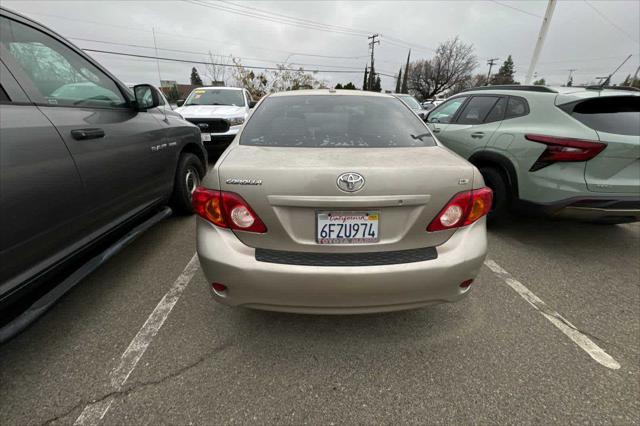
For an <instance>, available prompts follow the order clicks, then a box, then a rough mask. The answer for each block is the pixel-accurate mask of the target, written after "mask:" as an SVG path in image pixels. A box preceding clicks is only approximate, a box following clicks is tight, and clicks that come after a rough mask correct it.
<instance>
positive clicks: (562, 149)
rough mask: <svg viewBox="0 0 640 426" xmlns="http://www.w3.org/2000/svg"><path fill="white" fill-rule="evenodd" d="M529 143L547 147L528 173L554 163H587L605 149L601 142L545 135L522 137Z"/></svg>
mask: <svg viewBox="0 0 640 426" xmlns="http://www.w3.org/2000/svg"><path fill="white" fill-rule="evenodd" d="M524 137H525V139H527V140H529V141H531V142H538V143H543V144H545V145H547V148H546V149H545V150H544V151H543V152H542V154H541V155H540V157H538V159H537V160H536V162H535V163H534V164H533V166H531V168H530V169H529V171H531V172H535V171H536V170H540V169H542V168H543V167H547V166H548V165H550V164H553V163H556V162H571V161H587V160H590V159H592V158H593V157H595V156H596V155H598V154H600V153H601V152H602V150H603V149H605V148H606V147H607V145H606V144H604V143H602V142H594V141H585V140H581V139H571V138H559V137H555V136H545V135H524Z"/></svg>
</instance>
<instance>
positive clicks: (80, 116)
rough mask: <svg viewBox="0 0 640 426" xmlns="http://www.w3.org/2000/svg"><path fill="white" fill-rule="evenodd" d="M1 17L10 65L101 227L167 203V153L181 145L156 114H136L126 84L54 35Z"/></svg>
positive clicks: (170, 177) (169, 181)
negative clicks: (59, 143) (60, 146)
mask: <svg viewBox="0 0 640 426" xmlns="http://www.w3.org/2000/svg"><path fill="white" fill-rule="evenodd" d="M0 19H2V27H3V39H2V43H3V44H4V45H5V48H6V51H7V52H8V53H9V54H8V55H7V61H6V65H7V67H8V68H9V69H10V71H11V72H12V74H13V75H14V76H15V78H16V80H17V81H18V83H19V84H20V85H21V86H22V88H23V89H24V90H25V92H26V93H27V95H28V96H29V98H30V99H31V101H33V102H34V103H35V104H36V105H38V107H39V109H40V111H42V113H44V114H45V116H46V117H47V118H48V119H49V120H50V121H51V123H53V125H54V126H55V127H56V128H57V130H58V132H59V133H60V135H61V136H62V138H63V140H64V142H65V143H66V146H67V149H68V150H69V152H70V153H71V155H72V156H73V158H74V161H75V163H76V166H77V168H78V170H79V172H80V175H81V177H82V181H83V184H84V187H85V191H86V199H85V202H86V205H87V208H88V210H89V211H88V215H89V217H90V218H91V220H93V222H94V227H95V229H96V230H98V229H103V227H105V226H109V225H113V224H115V223H117V222H119V221H122V220H123V219H124V218H125V217H127V216H130V215H132V214H134V213H135V212H137V211H139V210H141V209H143V208H144V207H146V206H149V205H151V204H153V203H154V202H158V201H160V200H162V199H163V198H166V197H167V196H168V195H169V193H170V192H171V187H172V183H173V173H175V166H173V167H172V166H171V164H172V156H169V155H166V152H165V151H168V150H171V149H177V148H176V147H175V146H173V147H170V146H169V145H168V144H167V143H166V137H165V134H166V130H165V129H164V128H163V127H162V126H161V125H160V122H159V120H158V119H157V118H156V117H155V116H154V114H152V113H147V112H139V111H137V109H136V108H134V107H133V106H134V103H133V102H132V98H131V96H130V94H129V93H128V91H127V90H126V89H124V87H123V86H121V85H120V84H119V83H118V82H117V81H116V80H115V79H114V78H113V77H112V76H110V75H109V74H108V73H107V72H105V71H103V70H102V69H101V68H99V66H97V65H96V64H95V63H94V62H93V61H91V60H90V59H89V58H88V57H86V56H85V55H84V54H82V53H81V52H80V51H78V50H77V49H75V48H73V47H72V46H71V45H68V44H67V43H66V42H65V41H64V40H63V39H60V38H58V37H57V36H56V35H55V34H52V33H50V32H48V31H46V30H45V29H42V28H37V27H35V26H33V24H32V23H31V22H29V21H22V22H21V21H20V18H19V17H16V18H15V20H14V19H9V18H5V17H2V18H0Z"/></svg>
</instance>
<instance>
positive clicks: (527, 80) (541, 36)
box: [524, 0, 557, 84]
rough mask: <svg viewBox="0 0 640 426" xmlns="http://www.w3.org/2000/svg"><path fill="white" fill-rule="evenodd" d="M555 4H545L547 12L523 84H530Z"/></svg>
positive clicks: (554, 0) (553, 1) (551, 2)
mask: <svg viewBox="0 0 640 426" xmlns="http://www.w3.org/2000/svg"><path fill="white" fill-rule="evenodd" d="M556 2H557V0H549V3H548V4H547V11H546V12H545V14H544V18H543V19H542V26H541V27H540V33H539V34H538V41H537V42H536V47H535V49H534V50H533V56H532V57H531V63H530V64H529V71H527V77H526V78H525V80H524V84H531V76H532V75H533V71H534V70H535V69H536V65H537V64H538V58H539V57H540V51H542V45H543V44H544V39H545V38H546V37H547V32H548V31H549V24H551V17H552V16H553V10H554V9H555V8H556Z"/></svg>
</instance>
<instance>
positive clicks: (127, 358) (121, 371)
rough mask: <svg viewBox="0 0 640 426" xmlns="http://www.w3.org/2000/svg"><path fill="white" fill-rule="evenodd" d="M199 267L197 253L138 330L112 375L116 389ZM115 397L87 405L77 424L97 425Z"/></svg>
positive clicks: (136, 363) (120, 387)
mask: <svg viewBox="0 0 640 426" xmlns="http://www.w3.org/2000/svg"><path fill="white" fill-rule="evenodd" d="M199 266H200V264H199V263H198V256H197V254H194V255H193V257H192V258H191V260H190V261H189V263H188V264H187V266H186V267H185V268H184V270H183V271H182V273H181V274H180V276H179V277H178V278H177V279H176V280H175V282H174V283H173V285H172V286H171V288H170V289H169V291H168V292H167V293H166V294H165V295H164V297H163V298H162V300H160V302H158V304H157V305H156V308H155V309H154V310H153V312H151V315H149V317H148V318H147V320H146V321H145V323H144V325H143V326H142V328H141V329H140V331H138V334H136V336H135V337H134V338H133V340H132V341H131V343H129V347H128V348H127V349H126V350H125V351H124V353H123V354H122V356H121V357H120V364H119V365H118V366H117V367H116V368H115V369H113V370H112V371H111V373H110V374H109V378H110V379H111V385H112V387H113V389H114V391H119V390H121V389H122V386H123V385H124V384H125V383H126V381H127V379H128V378H129V375H131V373H132V372H133V370H134V369H135V368H136V365H138V361H140V358H142V355H144V353H145V351H146V350H147V348H148V347H149V344H150V343H151V341H152V340H153V338H154V337H155V335H156V334H158V331H159V330H160V328H161V327H162V325H163V324H164V322H165V320H166V319H167V317H168V316H169V314H170V313H171V310H173V307H174V306H175V305H176V303H177V302H178V300H179V299H180V296H181V295H182V293H183V292H184V289H185V288H186V287H187V284H189V282H190V281H191V279H192V278H193V275H194V274H195V273H196V271H197V270H198V267H199ZM113 400H114V397H113V396H112V397H108V398H105V399H102V400H100V401H97V402H95V403H93V404H89V405H87V406H86V407H84V410H82V413H80V415H79V416H78V418H77V419H76V421H75V423H74V424H75V425H97V424H98V423H100V421H101V420H102V419H103V418H104V416H105V414H107V411H109V408H110V407H111V404H112V403H113Z"/></svg>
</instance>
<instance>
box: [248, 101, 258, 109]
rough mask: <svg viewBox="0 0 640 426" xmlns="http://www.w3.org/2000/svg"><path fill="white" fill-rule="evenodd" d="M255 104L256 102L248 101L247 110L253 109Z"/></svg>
mask: <svg viewBox="0 0 640 426" xmlns="http://www.w3.org/2000/svg"><path fill="white" fill-rule="evenodd" d="M256 104H257V102H256V101H249V108H253V107H254V106H256Z"/></svg>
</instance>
